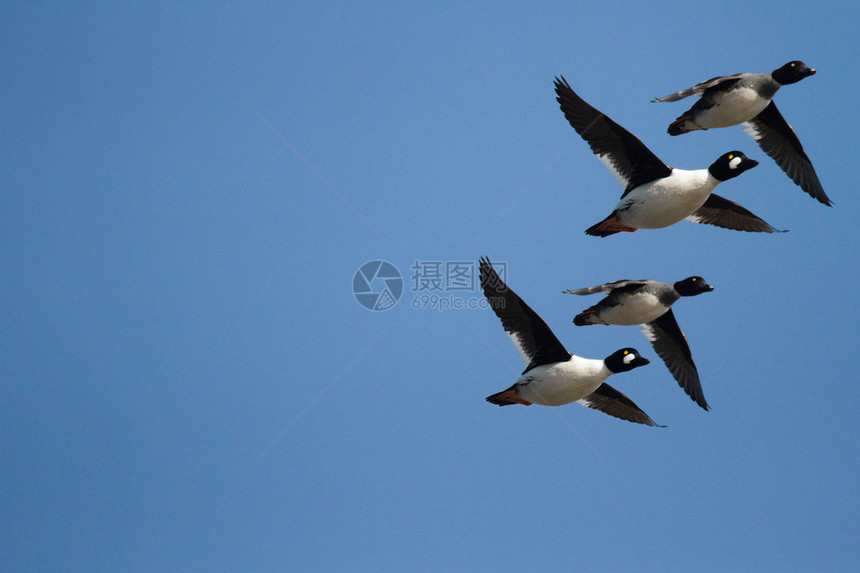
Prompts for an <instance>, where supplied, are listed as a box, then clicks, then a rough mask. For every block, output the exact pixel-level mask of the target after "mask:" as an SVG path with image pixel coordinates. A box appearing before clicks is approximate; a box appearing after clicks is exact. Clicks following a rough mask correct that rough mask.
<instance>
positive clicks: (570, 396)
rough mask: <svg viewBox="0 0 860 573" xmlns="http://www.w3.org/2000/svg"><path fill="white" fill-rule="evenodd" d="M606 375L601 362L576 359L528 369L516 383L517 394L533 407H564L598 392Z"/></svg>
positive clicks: (576, 357)
mask: <svg viewBox="0 0 860 573" xmlns="http://www.w3.org/2000/svg"><path fill="white" fill-rule="evenodd" d="M607 374H608V372H607V371H606V369H605V367H604V366H603V361H602V360H591V359H587V358H580V357H578V356H575V357H574V358H573V361H572V362H557V363H555V364H547V365H545V366H538V367H537V368H534V369H532V370H530V371H529V372H528V373H526V374H525V375H524V376H523V377H522V378H520V380H518V381H517V384H518V385H519V387H518V388H517V393H518V394H519V395H520V396H521V397H522V398H523V399H525V400H527V401H529V402H531V403H532V404H540V405H541V406H563V405H564V404H570V403H571V402H576V401H577V400H580V399H582V398H585V397H586V396H588V395H589V394H591V393H592V392H594V391H595V390H597V388H598V386H600V385H601V384H602V383H603V381H604V380H606V378H607V377H608V376H607ZM529 378H531V380H530V381H529Z"/></svg>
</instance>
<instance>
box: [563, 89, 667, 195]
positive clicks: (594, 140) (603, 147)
mask: <svg viewBox="0 0 860 573" xmlns="http://www.w3.org/2000/svg"><path fill="white" fill-rule="evenodd" d="M555 93H556V94H557V95H558V97H557V98H556V100H557V101H558V103H559V105H560V106H561V111H562V112H564V117H565V118H567V121H568V122H569V123H570V125H571V127H573V129H575V130H576V132H577V133H578V134H579V135H580V136H581V137H582V138H583V139H584V140H585V141H586V142H587V143H588V145H589V147H591V150H592V151H593V152H594V154H595V155H597V156H598V157H599V158H600V159H601V161H604V162H607V163H608V164H610V165H611V166H612V168H613V169H614V170H615V171H616V172H617V173H618V174H619V175H620V177H621V178H623V179H624V180H625V181H626V186H625V188H624V194H623V195H621V197H622V198H623V197H624V195H627V193H629V192H630V191H632V190H633V189H635V188H636V187H638V186H640V185H643V184H645V183H648V182H650V181H654V180H655V179H661V178H663V177H668V176H669V175H670V174H671V173H672V169H671V168H669V166H667V165H666V164H665V163H663V162H662V161H661V160H660V158H659V157H657V156H656V155H654V154H653V153H652V152H651V150H650V149H648V148H647V147H645V144H644V143H642V142H641V141H640V140H639V138H638V137H636V136H635V135H633V134H632V133H630V132H629V131H627V130H626V129H624V128H623V127H621V126H620V125H618V124H617V123H615V122H614V121H612V120H611V119H610V118H609V117H607V116H606V115H604V114H603V113H602V112H600V111H598V110H597V109H595V108H593V107H592V106H591V105H589V104H588V103H586V101H585V100H583V99H582V98H581V97H579V96H578V95H576V93H575V92H574V91H573V89H571V87H570V85H568V83H567V80H565V79H564V77H563V76H562V77H561V78H556V79H555Z"/></svg>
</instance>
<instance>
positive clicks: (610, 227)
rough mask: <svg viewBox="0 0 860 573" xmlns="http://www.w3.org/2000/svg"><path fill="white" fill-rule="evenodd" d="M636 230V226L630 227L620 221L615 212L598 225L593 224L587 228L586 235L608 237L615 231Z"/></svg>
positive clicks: (626, 231) (630, 231)
mask: <svg viewBox="0 0 860 573" xmlns="http://www.w3.org/2000/svg"><path fill="white" fill-rule="evenodd" d="M635 230H636V228H635V227H628V226H627V225H622V224H621V223H619V222H618V217H616V216H615V215H614V214H613V215H610V216H608V217H607V218H605V219H604V220H602V221H601V222H599V223H598V224H596V225H593V226H591V227H589V228H588V229H586V230H585V234H586V235H591V236H592V237H608V236H609V235H614V234H615V233H632V232H634V231H635Z"/></svg>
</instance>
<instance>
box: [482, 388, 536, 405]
mask: <svg viewBox="0 0 860 573" xmlns="http://www.w3.org/2000/svg"><path fill="white" fill-rule="evenodd" d="M487 402H489V403H490V404H495V405H496V406H512V405H513V404H522V405H523V406H531V405H532V403H531V402H526V401H525V400H523V399H522V398H520V397H519V396H517V389H516V386H511V387H510V388H508V389H507V390H505V391H503V392H498V393H496V394H493V395H492V396H487Z"/></svg>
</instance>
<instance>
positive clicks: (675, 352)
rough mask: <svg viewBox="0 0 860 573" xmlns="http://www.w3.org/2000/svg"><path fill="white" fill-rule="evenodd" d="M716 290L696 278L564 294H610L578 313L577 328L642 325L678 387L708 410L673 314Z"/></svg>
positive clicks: (632, 282)
mask: <svg viewBox="0 0 860 573" xmlns="http://www.w3.org/2000/svg"><path fill="white" fill-rule="evenodd" d="M713 290H714V287H713V286H711V285H709V284H708V283H707V282H706V281H705V279H703V278H702V277H700V276H692V277H688V278H686V279H684V280H681V281H678V282H675V283H664V282H659V281H654V280H619V281H613V282H609V283H605V284H602V285H598V286H592V287H586V288H580V289H574V290H566V291H563V292H564V293H566V294H575V295H580V296H582V295H590V294H596V293H601V294H606V297H604V298H603V299H601V300H600V302H598V303H597V304H595V305H594V306H592V307H590V308H587V309H585V310H584V311H582V312H580V313H579V314H577V315H576V316H575V317H574V319H573V323H574V324H575V325H576V326H588V325H591V324H604V325H609V324H615V325H621V326H633V325H642V333H643V334H644V335H645V338H647V339H648V341H649V342H650V343H651V345H652V346H653V347H654V351H655V352H657V355H658V356H659V357H660V358H661V359H662V360H663V362H664V363H665V364H666V367H667V368H668V369H669V372H671V373H672V376H673V377H674V378H675V380H676V381H677V382H678V385H679V386H680V387H681V388H682V389H683V390H684V392H686V394H687V395H688V396H689V397H690V399H691V400H693V401H694V402H695V403H696V404H698V405H699V406H700V407H702V408H703V409H704V410H706V411H707V410H709V409H710V407H709V406H708V402H707V401H706V400H705V394H704V392H703V391H702V383H701V382H700V380H699V372H698V370H697V369H696V363H695V362H694V361H693V355H692V353H691V352H690V346H689V345H688V344H687V338H686V337H685V336H684V333H683V332H682V331H681V328H680V327H679V326H678V321H677V320H676V319H675V314H674V313H673V312H672V305H673V304H675V302H677V301H678V300H680V299H681V298H682V297H690V296H698V295H700V294H703V293H706V292H713Z"/></svg>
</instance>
